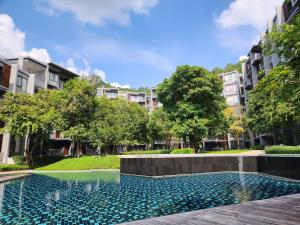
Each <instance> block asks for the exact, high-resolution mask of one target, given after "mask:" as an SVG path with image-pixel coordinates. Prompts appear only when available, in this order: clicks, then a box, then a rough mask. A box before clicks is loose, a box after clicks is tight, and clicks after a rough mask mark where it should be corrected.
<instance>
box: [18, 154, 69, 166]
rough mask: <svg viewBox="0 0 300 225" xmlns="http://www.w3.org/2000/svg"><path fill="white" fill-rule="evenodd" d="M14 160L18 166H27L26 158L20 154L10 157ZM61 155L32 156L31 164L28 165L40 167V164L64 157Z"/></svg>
mask: <svg viewBox="0 0 300 225" xmlns="http://www.w3.org/2000/svg"><path fill="white" fill-rule="evenodd" d="M12 158H13V160H14V161H15V163H16V165H18V166H27V163H26V159H25V157H24V156H22V155H15V156H13V157H12ZM64 158H65V157H63V156H33V157H32V161H33V164H32V165H30V167H33V168H34V167H40V166H46V165H48V164H52V163H55V162H57V161H60V160H62V159H64Z"/></svg>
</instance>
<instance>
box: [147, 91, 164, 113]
mask: <svg viewBox="0 0 300 225" xmlns="http://www.w3.org/2000/svg"><path fill="white" fill-rule="evenodd" d="M156 90H157V89H156V87H155V88H152V89H151V92H150V112H152V111H153V110H155V109H157V108H160V107H161V106H162V104H161V103H160V102H159V101H158V99H157V95H156Z"/></svg>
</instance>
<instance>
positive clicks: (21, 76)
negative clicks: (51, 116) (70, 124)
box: [0, 57, 78, 163]
mask: <svg viewBox="0 0 300 225" xmlns="http://www.w3.org/2000/svg"><path fill="white" fill-rule="evenodd" d="M1 65H2V66H1ZM1 68H2V75H1V76H0V77H2V78H1V79H0V80H3V85H0V89H1V90H2V93H3V90H5V91H10V92H12V93H28V94H34V93H35V92H37V91H38V90H39V89H61V88H63V85H64V83H65V82H66V81H67V80H69V79H72V78H75V77H78V75H77V74H75V73H73V72H71V71H69V70H66V69H64V68H63V67H61V66H59V65H57V64H55V63H47V64H45V63H42V62H40V61H38V60H36V59H34V58H32V57H19V58H11V59H7V60H2V61H1V63H0V70H1ZM8 79H9V82H8ZM7 84H9V85H7ZM2 86H4V88H3V87H2ZM1 87H2V88H1ZM50 138H53V139H55V140H57V141H58V140H60V141H62V140H63V138H61V137H60V135H58V134H57V133H55V132H54V134H53V135H51V137H50ZM24 141H25V139H24V138H15V137H12V136H11V135H10V134H8V133H6V134H4V135H3V138H2V143H1V146H0V147H1V154H0V161H1V162H3V163H9V162H10V156H12V155H15V154H23V152H24Z"/></svg>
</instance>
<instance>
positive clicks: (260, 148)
mask: <svg viewBox="0 0 300 225" xmlns="http://www.w3.org/2000/svg"><path fill="white" fill-rule="evenodd" d="M264 149H265V146H264V145H254V146H252V147H251V150H264Z"/></svg>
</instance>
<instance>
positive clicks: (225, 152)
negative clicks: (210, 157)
mask: <svg viewBox="0 0 300 225" xmlns="http://www.w3.org/2000/svg"><path fill="white" fill-rule="evenodd" d="M244 152H249V150H241V149H238V150H219V151H202V152H200V154H239V153H244Z"/></svg>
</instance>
